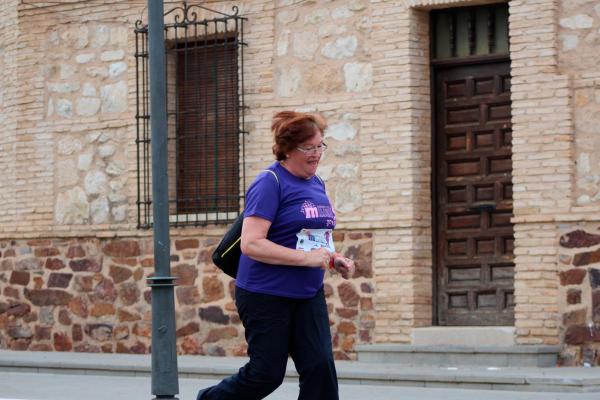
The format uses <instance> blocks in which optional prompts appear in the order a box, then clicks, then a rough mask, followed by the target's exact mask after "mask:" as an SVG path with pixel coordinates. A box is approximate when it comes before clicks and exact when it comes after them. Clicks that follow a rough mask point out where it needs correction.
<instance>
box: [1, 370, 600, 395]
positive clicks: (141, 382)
mask: <svg viewBox="0 0 600 400" xmlns="http://www.w3.org/2000/svg"><path fill="white" fill-rule="evenodd" d="M0 382H1V384H0V400H5V399H19V400H21V399H22V400H81V399H85V400H107V399H109V400H150V399H152V398H153V396H152V395H151V394H150V378H149V377H141V376H138V377H135V376H128V377H127V376H125V377H123V376H106V375H79V374H65V373H61V374H49V373H36V374H32V373H27V372H1V371H0ZM216 382H217V380H214V379H213V380H210V379H191V378H183V379H180V380H179V392H180V394H179V395H178V398H179V399H181V400H194V399H195V398H196V394H197V392H198V390H199V389H200V388H203V387H206V386H209V385H212V384H214V383H216ZM297 398H298V385H297V383H291V382H286V383H284V384H283V385H281V387H279V388H278V389H277V390H276V391H275V392H274V393H272V394H271V395H270V396H268V397H267V398H266V399H267V400H296V399H297ZM340 399H341V400H364V399H369V400H441V399H443V400H470V399H472V400H481V399H485V400H597V399H598V394H597V393H596V394H594V393H585V394H583V393H579V394H574V393H548V392H545V393H527V392H511V391H497V390H477V389H447V388H416V387H396V386H379V385H352V384H341V385H340Z"/></svg>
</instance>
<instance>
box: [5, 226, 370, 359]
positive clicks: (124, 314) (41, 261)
mask: <svg viewBox="0 0 600 400" xmlns="http://www.w3.org/2000/svg"><path fill="white" fill-rule="evenodd" d="M334 240H335V242H336V243H337V246H338V249H339V250H340V251H341V252H343V253H344V254H345V255H347V256H348V257H352V258H353V259H355V260H357V270H356V272H355V274H354V276H353V277H352V279H351V280H349V281H346V280H344V279H342V278H341V277H340V276H338V275H333V274H332V275H328V276H327V279H326V284H325V294H326V297H327V306H328V309H329V315H330V321H331V329H332V335H333V340H334V352H335V356H336V358H337V359H354V358H356V354H355V353H354V346H355V345H356V344H359V343H369V342H370V341H371V339H372V336H373V328H374V326H375V315H374V312H373V310H374V306H373V293H374V282H373V268H372V260H371V259H372V247H373V245H372V240H373V239H372V235H371V234H370V233H361V232H336V233H335V237H334ZM216 242H217V239H216V238H196V237H177V238H174V239H173V241H172V246H171V254H172V255H171V260H172V263H171V268H172V273H173V275H174V276H175V277H177V278H178V279H177V286H176V288H175V299H176V300H175V303H176V326H177V350H178V353H179V354H208V355H220V356H223V355H237V356H243V355H245V351H246V348H245V341H244V333H243V329H242V326H241V323H240V320H239V317H238V315H237V311H236V307H235V304H234V301H233V298H234V297H233V296H234V294H233V291H234V284H233V280H232V279H230V278H229V277H227V276H226V275H225V274H223V273H222V272H220V271H219V270H218V269H216V267H215V266H214V265H213V264H212V261H211V259H210V255H211V254H212V250H213V249H214V246H215V245H216ZM0 252H1V254H0V294H1V296H0V348H4V349H13V350H43V351H51V350H54V351H87V352H109V353H112V352H117V353H147V352H149V351H150V345H151V340H150V334H151V308H150V305H151V290H150V288H149V287H148V286H147V285H146V278H148V277H150V276H152V274H153V272H154V260H153V242H152V240H151V239H150V238H135V239H98V238H77V239H35V240H28V241H23V240H19V241H11V242H6V241H4V242H0Z"/></svg>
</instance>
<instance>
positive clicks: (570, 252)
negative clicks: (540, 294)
mask: <svg viewBox="0 0 600 400" xmlns="http://www.w3.org/2000/svg"><path fill="white" fill-rule="evenodd" d="M599 231H600V227H599V226H598V225H597V224H582V225H581V226H577V227H575V228H572V229H570V230H568V231H567V232H566V233H564V234H563V235H562V236H561V237H560V242H559V243H560V255H559V262H560V272H559V277H560V286H561V287H560V298H559V302H560V305H561V311H562V321H560V322H562V327H561V335H563V337H564V343H565V349H564V351H563V352H562V363H563V364H564V365H577V364H581V363H587V364H589V365H600V234H598V233H599Z"/></svg>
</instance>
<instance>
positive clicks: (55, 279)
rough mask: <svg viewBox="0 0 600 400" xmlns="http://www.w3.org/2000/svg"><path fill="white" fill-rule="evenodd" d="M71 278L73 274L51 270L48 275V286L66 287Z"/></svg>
mask: <svg viewBox="0 0 600 400" xmlns="http://www.w3.org/2000/svg"><path fill="white" fill-rule="evenodd" d="M72 278H73V274H62V273H57V272H52V273H51V274H50V277H49V278H48V287H49V288H52V287H58V288H63V289H64V288H67V287H69V283H70V282H71V279H72Z"/></svg>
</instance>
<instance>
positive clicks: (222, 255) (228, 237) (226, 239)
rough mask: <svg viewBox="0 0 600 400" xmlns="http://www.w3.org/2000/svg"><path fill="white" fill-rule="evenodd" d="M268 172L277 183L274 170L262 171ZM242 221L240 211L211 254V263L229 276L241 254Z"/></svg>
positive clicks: (242, 216) (235, 269) (237, 263)
mask: <svg viewBox="0 0 600 400" xmlns="http://www.w3.org/2000/svg"><path fill="white" fill-rule="evenodd" d="M265 171H266V172H270V173H272V174H273V176H274V177H275V180H276V181H277V184H278V185H279V177H278V176H277V173H275V171H272V170H270V169H266V170H264V171H263V172H265ZM243 223H244V213H243V212H242V213H241V214H240V215H239V216H238V217H237V218H236V220H235V221H234V222H233V224H232V225H231V226H230V227H229V229H227V232H225V235H224V236H223V239H221V242H220V243H219V245H218V246H217V248H216V249H215V251H214V252H213V254H212V260H213V263H214V264H215V265H216V266H217V267H218V268H219V269H220V270H221V271H223V272H225V273H226V274H227V275H229V276H230V277H232V278H234V279H235V277H236V276H237V271H238V266H239V264H240V256H241V255H242V248H241V242H242V225H243Z"/></svg>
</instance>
